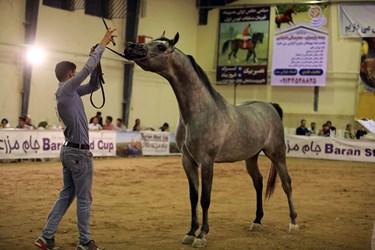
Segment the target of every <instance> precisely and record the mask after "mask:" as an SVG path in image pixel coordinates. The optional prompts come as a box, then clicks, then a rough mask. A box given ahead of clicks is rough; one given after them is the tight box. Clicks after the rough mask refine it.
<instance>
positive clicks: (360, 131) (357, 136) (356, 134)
mask: <svg viewBox="0 0 375 250" xmlns="http://www.w3.org/2000/svg"><path fill="white" fill-rule="evenodd" d="M365 135H367V131H366V130H365V128H364V127H362V128H361V129H358V130H357V133H355V138H357V139H358V140H359V139H361V137H362V136H365Z"/></svg>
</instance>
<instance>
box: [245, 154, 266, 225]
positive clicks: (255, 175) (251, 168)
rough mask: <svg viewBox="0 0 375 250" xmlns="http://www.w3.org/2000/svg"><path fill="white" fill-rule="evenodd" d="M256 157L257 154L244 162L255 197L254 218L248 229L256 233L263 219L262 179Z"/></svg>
mask: <svg viewBox="0 0 375 250" xmlns="http://www.w3.org/2000/svg"><path fill="white" fill-rule="evenodd" d="M258 155H259V154H257V155H255V156H253V157H252V158H250V159H247V160H246V169H247V172H248V173H249V175H250V176H251V179H252V180H253V185H254V188H255V191H256V197H257V210H256V217H255V220H254V222H253V224H252V225H251V227H250V230H251V231H258V230H260V229H261V220H262V218H263V200H262V192H263V177H262V174H261V173H260V172H259V167H258Z"/></svg>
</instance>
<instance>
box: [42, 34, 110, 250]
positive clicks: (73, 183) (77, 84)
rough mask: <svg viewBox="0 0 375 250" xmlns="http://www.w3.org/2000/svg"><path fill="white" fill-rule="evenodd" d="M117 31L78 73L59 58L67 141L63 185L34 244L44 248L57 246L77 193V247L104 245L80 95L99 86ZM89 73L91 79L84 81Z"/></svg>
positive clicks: (63, 151) (63, 154)
mask: <svg viewBox="0 0 375 250" xmlns="http://www.w3.org/2000/svg"><path fill="white" fill-rule="evenodd" d="M114 31H115V29H113V30H111V29H108V30H107V32H106V33H105V35H104V37H103V39H102V40H101V42H100V43H99V44H98V45H97V46H96V48H95V49H94V48H93V49H92V50H91V53H90V56H89V59H88V60H87V62H86V64H85V66H84V67H83V69H82V70H81V71H80V72H79V73H76V65H75V64H74V63H72V62H67V61H63V62H59V63H58V64H57V65H56V67H55V74H56V78H57V79H58V80H59V84H58V89H57V91H56V102H57V111H58V114H59V116H60V118H61V121H62V122H63V123H64V125H65V129H64V136H65V142H64V144H63V146H62V148H61V152H60V158H61V162H62V166H63V187H62V189H61V191H60V195H59V197H58V198H57V200H56V202H55V204H54V206H53V207H52V210H51V212H50V214H49V215H48V220H47V224H46V225H45V227H44V229H43V231H42V234H41V236H40V237H39V238H38V239H37V240H36V241H35V245H36V246H38V247H40V248H41V249H44V250H52V249H57V248H56V247H55V238H54V235H55V233H56V230H57V226H58V225H59V223H60V221H61V219H62V217H63V216H64V214H65V212H66V211H67V210H68V208H69V206H70V205H71V203H72V202H73V200H74V198H75V197H77V226H78V231H79V243H78V245H77V248H76V250H102V249H104V248H101V247H97V246H96V244H95V242H94V241H93V240H92V239H91V236H90V231H89V226H90V212H91V203H92V197H91V186H92V176H93V159H92V153H91V152H90V150H89V133H88V122H87V117H86V114H85V109H84V106H83V102H82V100H81V96H83V95H87V94H90V93H91V92H92V91H95V90H97V89H99V77H98V69H97V65H98V63H99V61H100V58H101V56H102V54H103V51H104V50H105V46H106V45H107V44H109V43H110V42H113V35H112V33H113V32H114ZM90 74H91V77H90V82H89V83H88V84H83V85H81V84H82V82H83V81H84V80H85V79H86V78H87V77H88V76H89V75H90Z"/></svg>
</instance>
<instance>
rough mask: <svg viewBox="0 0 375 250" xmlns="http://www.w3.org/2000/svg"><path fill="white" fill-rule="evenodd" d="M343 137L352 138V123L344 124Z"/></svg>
mask: <svg viewBox="0 0 375 250" xmlns="http://www.w3.org/2000/svg"><path fill="white" fill-rule="evenodd" d="M344 138H346V139H354V134H353V131H352V124H350V123H348V124H346V128H345V132H344Z"/></svg>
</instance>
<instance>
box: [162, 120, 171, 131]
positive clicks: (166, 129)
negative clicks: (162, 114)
mask: <svg viewBox="0 0 375 250" xmlns="http://www.w3.org/2000/svg"><path fill="white" fill-rule="evenodd" d="M160 131H163V132H169V124H168V123H166V122H164V124H163V126H161V127H160Z"/></svg>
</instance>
